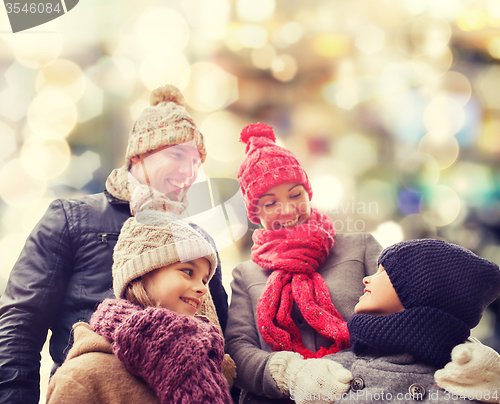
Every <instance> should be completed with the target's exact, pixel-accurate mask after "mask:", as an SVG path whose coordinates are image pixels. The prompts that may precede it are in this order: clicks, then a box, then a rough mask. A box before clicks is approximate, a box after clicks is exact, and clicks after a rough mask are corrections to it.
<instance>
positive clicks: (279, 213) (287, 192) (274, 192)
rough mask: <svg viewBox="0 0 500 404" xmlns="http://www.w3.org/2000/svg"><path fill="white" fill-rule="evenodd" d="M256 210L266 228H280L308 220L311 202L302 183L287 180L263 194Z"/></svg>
mask: <svg viewBox="0 0 500 404" xmlns="http://www.w3.org/2000/svg"><path fill="white" fill-rule="evenodd" d="M255 210H256V214H257V217H258V218H259V220H260V223H261V224H262V226H263V227H264V229H266V230H279V229H282V228H290V227H294V226H297V225H300V224H302V223H305V222H307V221H308V220H309V217H310V216H311V202H310V201H309V194H308V193H307V191H306V190H305V188H304V186H303V185H302V184H298V183H294V182H292V183H290V182H287V183H285V184H281V185H277V186H275V187H273V188H271V189H270V190H269V191H267V192H266V193H265V194H264V195H262V196H261V197H260V198H259V200H258V202H257V207H256V209H255Z"/></svg>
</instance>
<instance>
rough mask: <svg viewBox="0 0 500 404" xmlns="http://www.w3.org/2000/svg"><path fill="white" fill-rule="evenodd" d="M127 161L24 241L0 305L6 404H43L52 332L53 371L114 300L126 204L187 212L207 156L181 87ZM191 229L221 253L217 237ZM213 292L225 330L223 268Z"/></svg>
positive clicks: (161, 106) (0, 382)
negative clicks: (43, 368)
mask: <svg viewBox="0 0 500 404" xmlns="http://www.w3.org/2000/svg"><path fill="white" fill-rule="evenodd" d="M125 157H126V164H125V165H124V166H123V167H121V168H119V169H116V170H114V171H113V172H112V173H111V174H110V176H109V177H108V180H107V181H106V191H104V192H103V193H100V194H95V195H88V196H84V197H80V198H74V199H69V200H65V199H59V200H56V201H54V202H52V204H51V205H50V207H49V208H48V210H47V212H46V213H45V215H44V216H43V217H42V219H41V220H40V222H39V223H38V224H37V226H36V227H35V229H34V230H33V232H32V233H31V235H30V236H29V238H28V240H27V241H26V245H25V247H24V249H23V251H22V252H21V255H20V257H19V259H18V261H17V263H16V264H15V266H14V268H13V269H12V272H11V275H10V278H9V282H8V284H7V288H6V291H5V293H4V294H3V295H2V297H1V298H0V402H2V403H4V404H14V403H19V404H31V403H33V404H35V403H38V402H39V394H40V386H39V383H40V375H39V371H40V351H41V349H42V346H43V344H44V342H45V339H46V336H47V331H48V329H50V330H52V337H51V340H50V353H51V356H52V359H53V360H54V365H55V368H56V367H57V366H59V365H60V364H61V363H62V362H63V361H64V359H65V356H66V352H67V351H68V340H70V331H71V327H72V325H73V324H74V323H76V322H78V321H86V322H88V320H89V318H90V316H91V314H92V313H93V311H94V310H95V308H96V307H97V305H98V304H99V303H100V302H101V301H102V300H104V299H105V298H107V297H112V288H111V285H112V276H111V265H112V253H113V247H114V245H115V243H116V240H117V238H118V234H119V233H120V229H121V227H122V224H123V223H124V222H125V220H127V219H128V218H129V217H130V216H131V212H132V213H134V212H137V209H138V208H140V206H132V204H131V203H129V202H130V201H131V197H132V195H133V194H134V193H139V194H140V195H144V198H143V199H142V202H140V204H141V205H143V203H158V201H159V202H160V203H161V204H162V207H163V209H164V210H165V211H168V212H171V213H175V214H177V215H181V216H182V215H183V214H184V215H185V214H186V207H187V200H186V192H187V190H188V188H189V186H190V185H191V184H193V182H194V181H195V180H196V177H197V174H198V168H199V166H200V165H201V164H202V163H203V162H204V161H205V158H206V150H205V145H204V140H203V135H202V134H201V133H200V131H199V130H198V128H197V127H196V124H195V123H194V121H193V119H192V118H191V116H190V115H189V114H188V113H187V111H186V109H185V102H184V98H183V96H182V94H181V93H180V91H179V90H178V89H177V88H175V87H174V86H164V87H162V88H159V89H156V90H155V91H153V92H152V94H151V106H150V107H148V108H146V109H145V110H144V111H143V112H142V114H141V115H140V117H139V119H138V120H137V122H136V123H135V124H134V126H133V128H132V130H131V132H130V135H129V141H128V146H127V151H126V156H125ZM134 199H136V198H134ZM137 199H139V200H141V198H137ZM193 227H195V228H196V229H197V230H198V231H199V232H200V233H201V234H202V235H203V236H204V237H205V238H206V239H207V240H208V241H209V242H210V243H211V244H212V247H213V248H214V250H215V246H214V245H213V241H212V240H211V239H210V237H209V236H208V235H207V234H206V233H205V232H204V231H203V230H201V229H200V228H198V227H197V226H195V225H193ZM210 292H211V295H212V296H213V300H214V304H215V308H216V310H217V315H218V317H219V321H220V324H221V327H222V329H223V330H224V328H225V324H226V319H227V295H226V292H225V291H224V288H223V286H222V275H221V270H220V266H218V267H217V268H216V271H215V275H214V277H213V278H212V281H211V282H210ZM207 295H208V294H207ZM71 343H72V342H71V340H70V344H71ZM55 368H54V369H55Z"/></svg>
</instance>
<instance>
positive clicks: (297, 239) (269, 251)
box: [252, 209, 349, 358]
mask: <svg viewBox="0 0 500 404" xmlns="http://www.w3.org/2000/svg"><path fill="white" fill-rule="evenodd" d="M334 237H335V231H334V229H333V222H332V220H331V219H330V218H329V217H328V216H326V215H325V214H322V213H320V212H319V211H318V210H316V209H311V216H310V218H309V220H308V221H307V223H304V224H301V225H300V226H296V227H293V228H282V229H280V230H256V231H255V232H254V233H253V241H254V246H253V247H252V261H253V262H255V263H256V264H258V265H260V266H261V267H263V268H264V269H268V270H271V271H273V272H272V274H271V275H270V276H269V278H268V280H267V284H266V287H265V289H264V292H263V293H262V296H261V297H260V299H259V302H258V304H257V326H258V328H259V332H260V334H261V335H262V338H263V339H264V341H265V342H266V343H267V344H268V345H269V346H270V347H271V349H272V350H273V351H293V352H298V353H300V354H302V355H303V356H304V357H305V358H321V357H323V356H324V355H328V354H331V353H335V352H338V351H341V350H343V349H345V348H348V347H349V334H348V331H347V325H346V322H345V321H344V320H343V318H342V316H341V315H340V314H339V312H338V311H337V309H336V308H335V307H334V305H333V303H332V301H331V299H330V292H329V290H328V286H327V284H326V282H325V280H324V279H323V277H322V276H321V275H320V274H318V273H317V272H316V271H317V269H318V268H319V266H320V265H321V264H322V263H323V262H324V261H325V259H326V258H327V257H328V254H329V252H330V249H331V248H332V246H333V243H334ZM294 301H295V302H296V303H297V305H298V307H299V309H300V312H301V313H302V315H303V316H304V319H305V320H306V321H307V323H308V324H309V325H310V326H311V327H313V328H314V329H315V330H316V331H317V332H318V333H319V334H321V335H322V336H324V337H326V338H328V339H329V340H330V341H332V345H331V346H330V348H329V349H326V348H324V347H322V348H321V349H320V350H319V351H317V352H312V351H310V350H309V349H307V348H306V347H305V345H304V342H303V341H302V336H301V335H300V332H299V329H298V328H297V326H296V325H295V323H294V322H293V320H292V318H291V312H292V306H293V302H294Z"/></svg>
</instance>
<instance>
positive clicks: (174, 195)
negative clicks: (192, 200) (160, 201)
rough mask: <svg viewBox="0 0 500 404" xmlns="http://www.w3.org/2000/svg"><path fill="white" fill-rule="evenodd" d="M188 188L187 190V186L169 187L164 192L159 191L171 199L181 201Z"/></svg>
mask: <svg viewBox="0 0 500 404" xmlns="http://www.w3.org/2000/svg"><path fill="white" fill-rule="evenodd" d="M188 190H189V187H186V188H176V189H169V190H165V192H163V191H160V192H162V193H163V194H164V195H165V196H166V197H167V198H168V199H170V200H171V201H182V199H183V198H184V196H185V195H186V193H187V191H188Z"/></svg>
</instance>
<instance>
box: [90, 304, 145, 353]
mask: <svg viewBox="0 0 500 404" xmlns="http://www.w3.org/2000/svg"><path fill="white" fill-rule="evenodd" d="M141 310H142V308H141V307H140V306H136V305H135V304H132V303H130V302H129V301H128V300H125V299H105V300H104V301H103V302H102V303H101V304H100V305H99V307H97V310H96V311H95V312H94V314H92V317H91V318H90V322H89V323H90V326H91V327H92V330H93V331H94V332H96V333H97V334H99V335H100V336H102V337H104V338H106V339H107V340H108V341H109V342H111V343H113V341H114V339H115V337H114V334H115V329H116V328H117V327H118V326H119V325H120V324H122V323H123V322H124V321H125V320H126V319H127V318H128V317H129V316H131V315H132V314H134V313H137V312H139V311H141Z"/></svg>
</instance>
